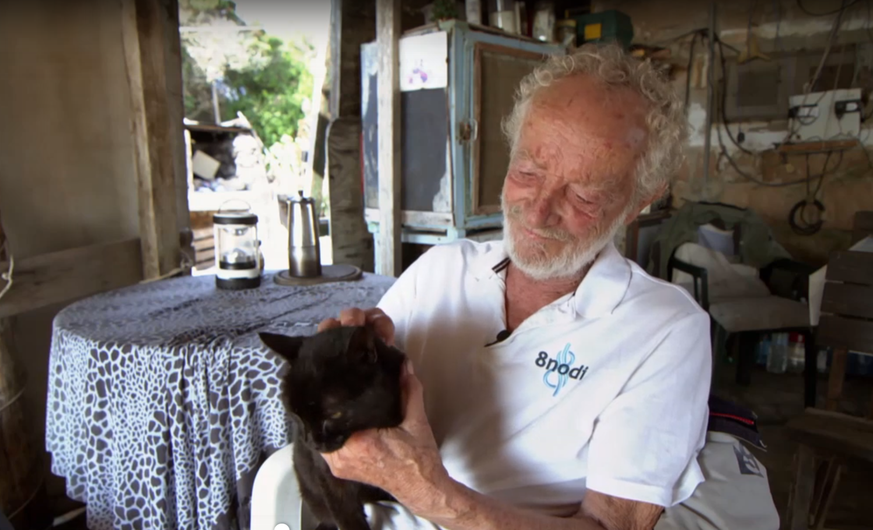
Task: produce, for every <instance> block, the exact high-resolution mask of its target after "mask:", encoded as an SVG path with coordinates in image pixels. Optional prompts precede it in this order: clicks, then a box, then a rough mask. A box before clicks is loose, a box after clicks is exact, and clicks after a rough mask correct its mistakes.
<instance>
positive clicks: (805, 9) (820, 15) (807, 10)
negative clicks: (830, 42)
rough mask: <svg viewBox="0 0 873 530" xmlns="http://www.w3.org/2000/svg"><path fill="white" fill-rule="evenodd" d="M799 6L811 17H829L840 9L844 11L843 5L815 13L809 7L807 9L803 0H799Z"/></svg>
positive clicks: (854, 0)
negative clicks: (825, 11)
mask: <svg viewBox="0 0 873 530" xmlns="http://www.w3.org/2000/svg"><path fill="white" fill-rule="evenodd" d="M860 1H861V0H853V1H852V2H851V3H850V4H848V5H846V6H845V7H851V6H853V5H855V4H857V3H858V2H860ZM797 7H799V8H800V10H801V11H803V12H804V13H806V14H807V15H809V16H811V17H829V16H831V15H836V14H837V13H839V12H840V11H842V10H843V9H844V8H843V7H840V9H835V10H833V11H828V12H827V13H813V12H812V11H810V10H809V9H807V8H805V7H804V6H803V2H802V1H801V0H797Z"/></svg>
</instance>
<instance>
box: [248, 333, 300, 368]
mask: <svg viewBox="0 0 873 530" xmlns="http://www.w3.org/2000/svg"><path fill="white" fill-rule="evenodd" d="M258 337H260V338H261V342H263V343H264V344H265V345H266V346H267V347H268V348H270V349H271V350H273V351H274V352H276V353H277V354H278V355H279V356H280V357H282V358H283V359H285V360H286V361H288V362H294V361H296V360H297V356H298V354H299V353H300V346H301V345H302V344H303V339H304V337H289V336H288V335H278V334H276V333H258Z"/></svg>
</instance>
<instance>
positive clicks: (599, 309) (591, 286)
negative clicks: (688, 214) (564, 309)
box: [471, 241, 632, 318]
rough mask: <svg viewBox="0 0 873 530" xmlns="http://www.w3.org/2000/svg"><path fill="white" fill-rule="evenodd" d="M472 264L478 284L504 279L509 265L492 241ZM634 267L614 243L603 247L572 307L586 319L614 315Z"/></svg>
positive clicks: (501, 243)
mask: <svg viewBox="0 0 873 530" xmlns="http://www.w3.org/2000/svg"><path fill="white" fill-rule="evenodd" d="M489 247H490V248H488V249H487V250H486V251H484V252H482V253H481V254H479V256H477V257H476V258H475V259H474V261H473V263H472V264H471V272H472V273H473V275H474V276H475V277H476V278H477V279H479V280H485V279H500V280H501V281H502V279H503V272H504V270H505V268H506V266H507V265H508V264H509V257H508V256H507V255H506V250H505V249H504V246H503V242H502V241H493V242H491V244H490V245H489ZM631 275H632V271H631V267H630V264H629V263H628V262H627V260H626V259H624V257H623V256H622V255H621V254H620V253H619V252H618V250H617V249H616V248H615V245H614V244H612V243H611V242H610V243H609V244H608V245H606V247H604V249H603V250H602V251H600V254H598V255H597V258H595V259H594V263H592V265H591V268H590V269H588V273H587V274H586V275H585V278H583V279H582V282H581V283H580V284H579V286H578V287H577V288H576V292H575V293H574V296H573V297H572V299H571V301H570V303H571V304H573V306H574V309H575V311H576V314H577V315H578V316H581V317H583V318H598V317H602V316H606V315H608V314H610V313H612V312H613V311H614V310H615V308H616V307H618V305H619V304H620V303H621V301H622V300H623V299H624V296H625V293H626V292H627V289H628V286H629V285H630V281H631Z"/></svg>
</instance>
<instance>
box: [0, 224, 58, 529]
mask: <svg viewBox="0 0 873 530" xmlns="http://www.w3.org/2000/svg"><path fill="white" fill-rule="evenodd" d="M7 263H8V256H7V252H6V235H5V233H4V232H3V225H2V223H0V264H2V268H3V271H2V272H6V267H7ZM13 279H14V274H13ZM5 285H6V282H5V281H0V288H2V287H4V286H5ZM13 325H14V317H3V318H0V470H2V471H0V510H2V511H3V513H4V514H5V515H6V517H7V518H8V519H9V520H10V521H11V522H12V524H13V525H14V526H15V527H16V528H43V527H45V525H46V524H48V523H50V522H51V519H50V518H49V517H48V515H47V514H46V513H45V511H46V510H45V502H46V500H45V484H44V480H45V476H44V472H43V461H42V447H43V444H42V443H40V441H39V440H35V439H34V437H33V426H32V424H31V421H32V418H29V417H28V415H27V408H26V407H25V405H24V398H23V396H24V391H25V385H26V384H27V377H26V376H25V373H24V370H22V369H20V368H19V367H18V365H17V363H16V359H15V357H16V356H17V355H18V354H17V352H16V347H15V340H14V336H13V333H12V328H13Z"/></svg>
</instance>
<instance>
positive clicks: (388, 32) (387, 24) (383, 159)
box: [376, 0, 401, 276]
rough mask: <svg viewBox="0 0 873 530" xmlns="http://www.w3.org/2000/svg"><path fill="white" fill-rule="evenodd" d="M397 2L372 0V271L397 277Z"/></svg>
mask: <svg viewBox="0 0 873 530" xmlns="http://www.w3.org/2000/svg"><path fill="white" fill-rule="evenodd" d="M400 16H401V13H400V0H376V42H377V45H378V48H379V96H378V99H379V103H378V113H379V115H378V128H379V132H378V142H379V246H378V254H377V260H376V272H377V273H379V274H384V275H386V276H399V275H400V272H401V263H400V250H401V249H400V77H399V70H400V64H399V62H400V59H399V54H398V39H399V38H400Z"/></svg>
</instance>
